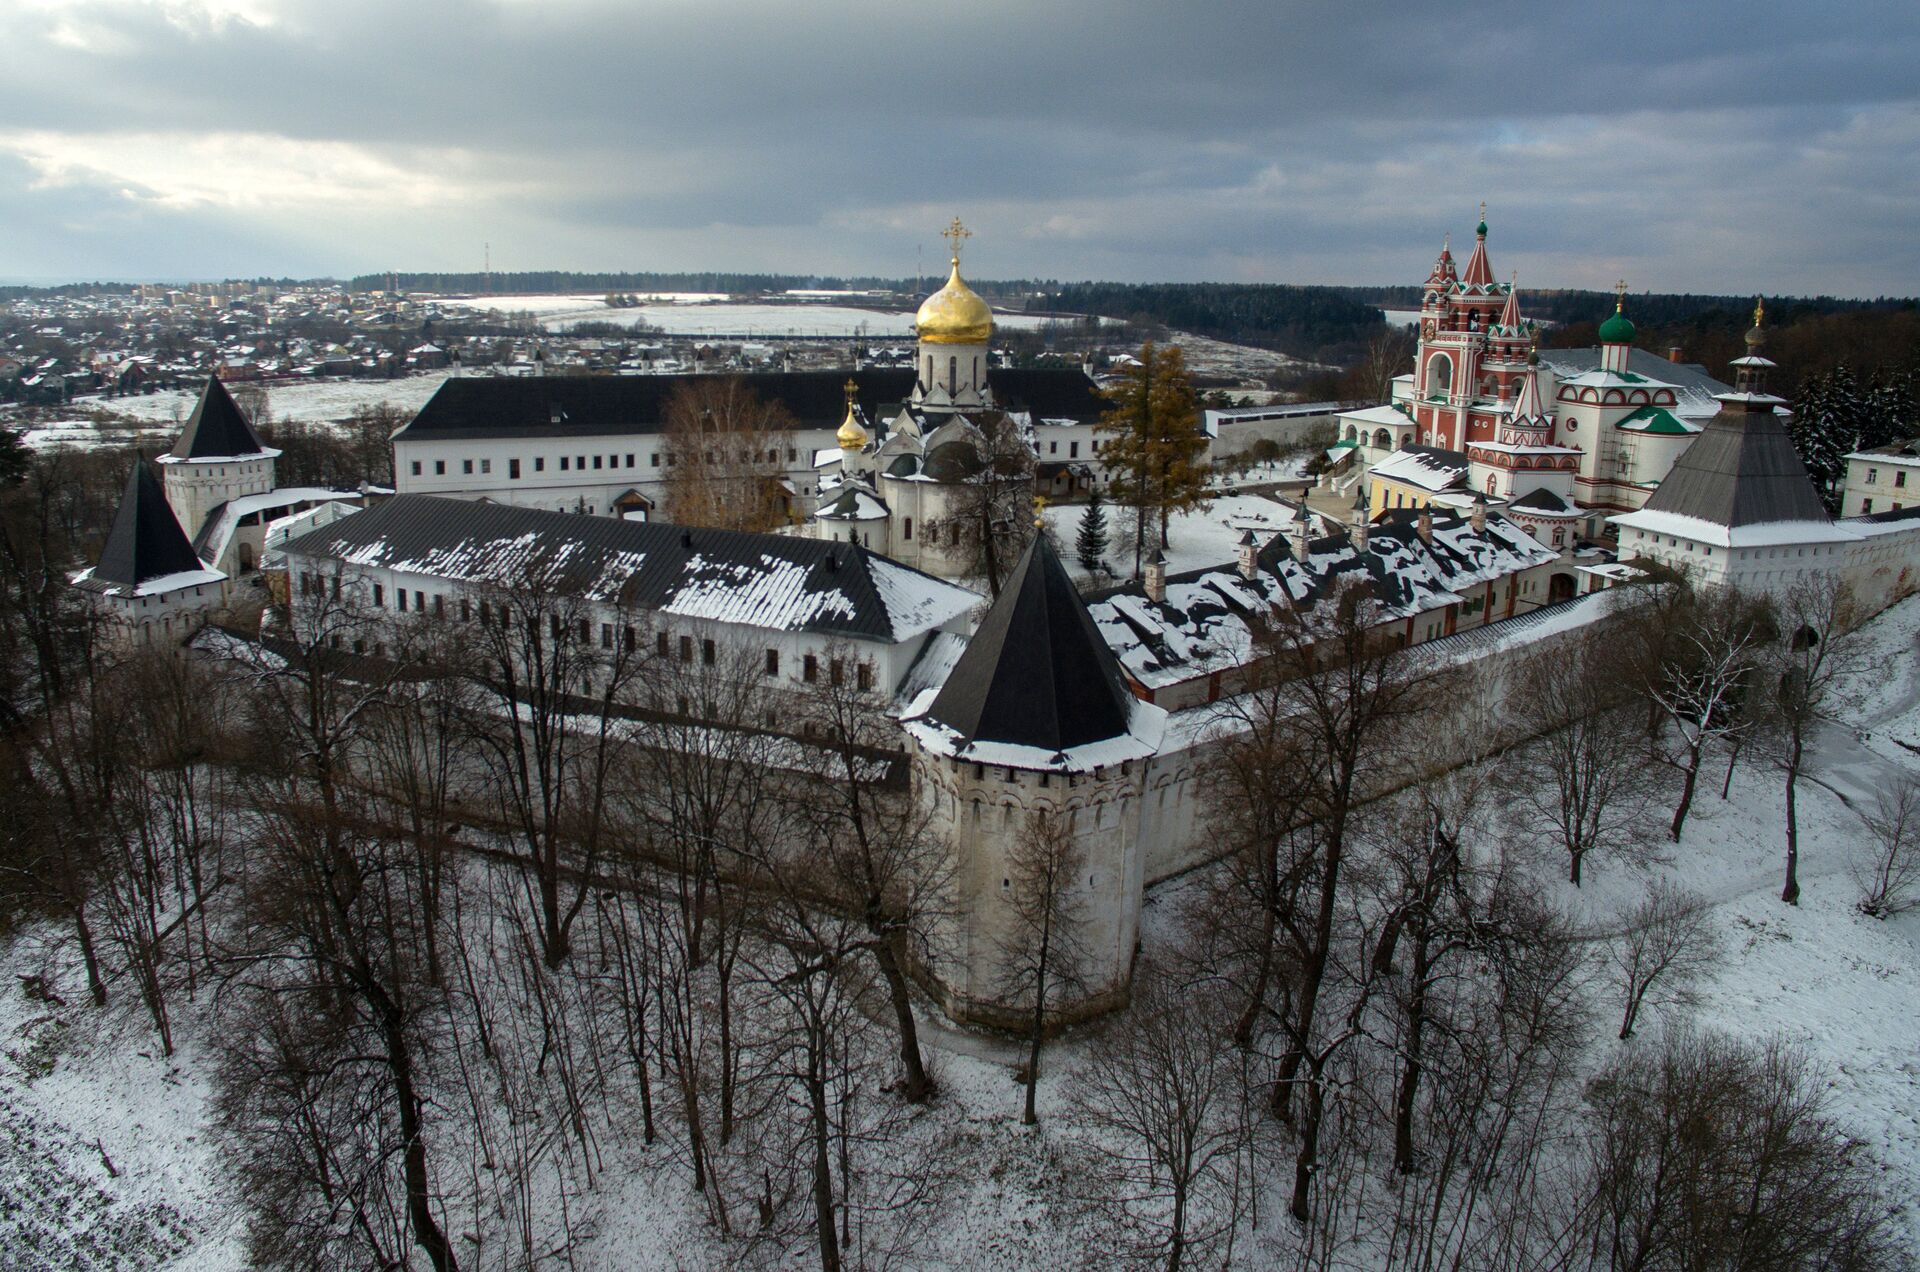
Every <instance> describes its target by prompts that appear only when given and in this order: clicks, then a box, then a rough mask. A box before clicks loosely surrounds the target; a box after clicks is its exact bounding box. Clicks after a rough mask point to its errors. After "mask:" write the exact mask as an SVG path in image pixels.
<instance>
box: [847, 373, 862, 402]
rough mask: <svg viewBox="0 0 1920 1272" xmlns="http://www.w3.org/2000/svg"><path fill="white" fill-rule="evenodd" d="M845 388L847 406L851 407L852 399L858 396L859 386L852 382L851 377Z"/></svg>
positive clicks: (856, 382) (857, 383)
mask: <svg viewBox="0 0 1920 1272" xmlns="http://www.w3.org/2000/svg"><path fill="white" fill-rule="evenodd" d="M846 387H847V405H848V406H849V407H851V406H852V405H853V399H854V398H855V397H857V396H859V393H860V384H859V382H858V381H857V380H854V379H853V378H852V377H848V379H847V386H846Z"/></svg>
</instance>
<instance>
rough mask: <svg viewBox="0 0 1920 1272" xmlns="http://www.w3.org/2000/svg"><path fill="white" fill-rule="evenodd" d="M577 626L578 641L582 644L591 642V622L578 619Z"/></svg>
mask: <svg viewBox="0 0 1920 1272" xmlns="http://www.w3.org/2000/svg"><path fill="white" fill-rule="evenodd" d="M578 626H579V629H580V643H581V644H582V645H587V644H591V643H592V642H593V624H592V623H591V622H589V621H588V620H587V619H584V618H583V619H581V620H580V622H579V624H578Z"/></svg>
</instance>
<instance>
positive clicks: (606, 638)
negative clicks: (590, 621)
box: [600, 623, 613, 649]
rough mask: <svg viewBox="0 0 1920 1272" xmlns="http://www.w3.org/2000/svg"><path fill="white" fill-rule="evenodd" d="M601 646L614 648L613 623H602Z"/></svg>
mask: <svg viewBox="0 0 1920 1272" xmlns="http://www.w3.org/2000/svg"><path fill="white" fill-rule="evenodd" d="M600 648H602V649H612V648H613V624H612V623H602V624H600Z"/></svg>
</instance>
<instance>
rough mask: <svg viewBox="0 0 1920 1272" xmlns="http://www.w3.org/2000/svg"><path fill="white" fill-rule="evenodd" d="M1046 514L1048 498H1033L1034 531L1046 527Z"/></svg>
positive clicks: (1043, 496)
mask: <svg viewBox="0 0 1920 1272" xmlns="http://www.w3.org/2000/svg"><path fill="white" fill-rule="evenodd" d="M1046 512H1047V497H1046V496H1045V495H1035V496H1034V497H1033V528H1034V529H1036V530H1039V529H1042V528H1044V527H1045V525H1046V521H1047V518H1046Z"/></svg>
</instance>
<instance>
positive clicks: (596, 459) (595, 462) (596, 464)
mask: <svg viewBox="0 0 1920 1272" xmlns="http://www.w3.org/2000/svg"><path fill="white" fill-rule="evenodd" d="M593 466H594V467H595V468H599V467H600V457H599V456H598V455H595V456H594V457H593Z"/></svg>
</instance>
